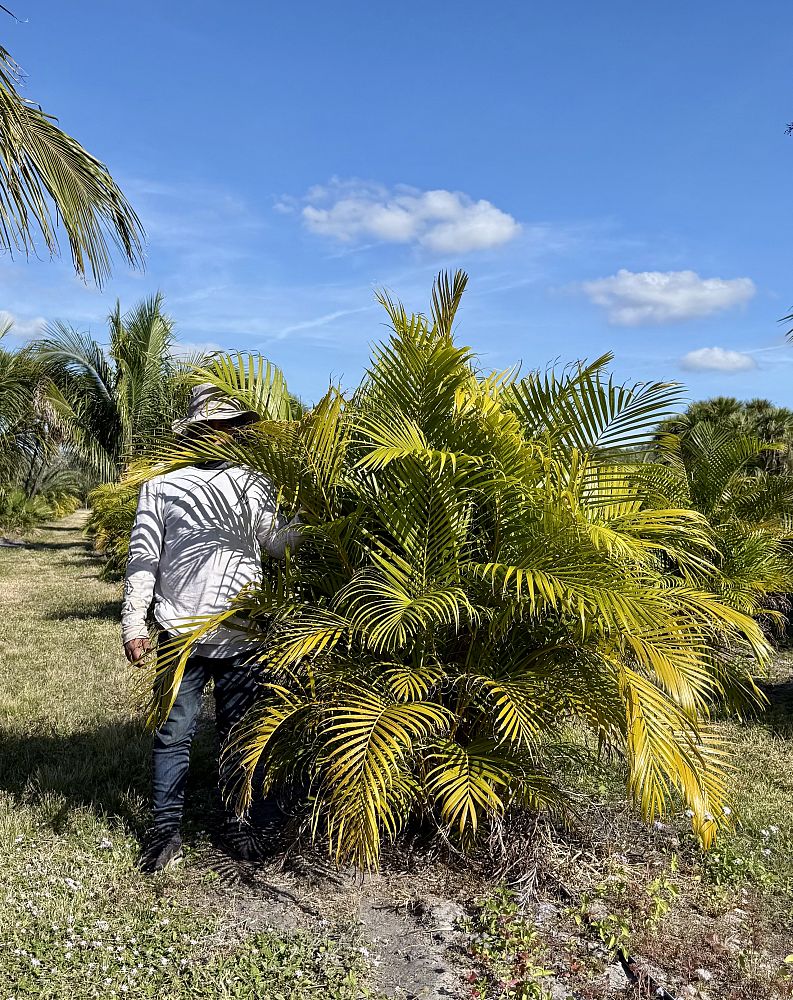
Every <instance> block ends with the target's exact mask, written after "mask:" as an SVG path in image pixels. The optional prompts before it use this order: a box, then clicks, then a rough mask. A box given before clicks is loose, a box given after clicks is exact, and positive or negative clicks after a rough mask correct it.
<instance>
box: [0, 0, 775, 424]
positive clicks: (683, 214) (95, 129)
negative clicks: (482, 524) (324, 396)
mask: <svg viewBox="0 0 793 1000" xmlns="http://www.w3.org/2000/svg"><path fill="white" fill-rule="evenodd" d="M13 9H14V11H15V13H16V14H17V15H18V16H19V17H20V18H21V19H25V18H26V19H27V22H26V23H21V24H18V23H15V22H13V21H12V20H10V19H8V18H4V19H3V22H2V27H3V34H2V36H1V37H2V43H3V44H4V45H5V46H6V48H8V49H9V50H10V51H11V53H12V54H13V55H14V56H15V58H16V59H17V61H18V62H19V63H20V64H21V65H22V67H23V68H24V70H25V72H26V74H27V83H26V94H27V96H29V97H30V98H32V99H35V100H36V101H39V102H40V103H41V104H42V106H43V107H44V108H45V110H47V111H49V112H51V113H53V114H56V115H57V116H58V118H59V121H60V123H61V124H62V126H63V127H64V128H66V129H67V130H68V131H69V132H71V133H72V134H73V135H75V136H76V137H77V138H78V139H80V141H82V142H83V143H84V144H85V145H86V146H87V147H88V148H89V149H90V150H91V151H92V152H94V153H95V154H96V155H98V156H99V157H100V158H102V159H103V160H104V161H105V162H107V163H108V165H109V166H110V168H111V170H112V172H113V174H114V175H115V177H116V178H117V180H118V181H119V182H120V183H121V184H122V186H123V188H124V190H125V192H126V193H127V195H128V197H129V198H130V200H131V201H132V202H133V204H134V206H135V208H136V209H137V211H138V213H139V215H140V216H141V218H142V220H143V222H144V225H145V228H146V231H147V236H148V262H147V268H146V270H145V272H143V273H135V272H130V271H129V270H128V269H127V268H126V267H125V266H124V265H123V263H121V262H117V264H116V267H115V270H114V275H113V278H112V280H111V281H110V282H108V284H107V286H106V288H105V289H104V290H103V291H101V292H100V291H99V290H97V289H96V288H94V287H92V286H90V285H85V284H83V283H81V282H80V281H79V280H78V279H77V278H76V277H74V275H73V274H72V272H71V270H70V267H69V266H68V263H67V262H65V261H64V262H59V261H54V262H53V261H50V260H49V259H42V260H35V259H34V260H28V261H26V260H24V259H21V260H20V259H16V260H13V261H12V260H10V259H9V258H7V257H5V258H3V259H1V260H0V310H3V311H5V312H7V313H8V314H10V315H11V316H12V317H14V319H15V321H16V335H17V339H18V340H22V339H24V338H26V337H29V336H30V335H32V334H34V333H35V332H36V331H37V330H38V329H39V328H40V325H41V323H42V321H46V320H53V319H64V320H67V321H69V322H72V323H74V324H75V325H78V326H81V327H84V328H89V329H90V330H91V331H92V332H93V333H94V334H95V335H97V336H101V335H102V332H103V326H104V317H105V316H106V314H107V313H108V311H109V309H110V307H111V305H112V303H113V302H114V301H115V299H116V297H118V298H120V300H121V302H122V305H123V306H125V307H126V306H131V305H132V304H134V302H135V301H136V300H138V299H140V298H141V297H143V296H146V295H150V294H152V293H154V292H155V291H156V290H158V289H160V290H162V291H163V292H164V294H165V297H166V305H167V308H168V310H169V312H170V313H171V315H172V316H173V317H174V319H175V321H176V327H177V331H178V335H179V338H180V340H181V341H182V342H184V343H185V344H187V345H201V346H206V347H209V348H214V347H222V348H235V349H237V348H238V349H241V350H253V351H259V352H261V353H263V354H264V355H266V356H267V357H268V358H270V359H272V360H273V361H275V362H276V363H278V364H279V365H281V367H282V368H283V369H284V370H285V372H286V374H287V377H288V380H289V384H290V386H291V387H292V388H293V389H294V390H295V391H297V392H299V393H301V394H302V395H303V396H304V397H305V398H307V399H312V398H316V397H317V396H318V395H319V394H320V393H321V392H322V391H323V390H324V388H325V387H326V386H327V384H328V381H329V380H330V379H332V380H341V381H342V383H343V384H346V385H352V384H355V383H356V382H357V380H358V378H359V376H360V373H361V371H362V370H363V367H364V366H365V363H366V359H367V356H368V346H369V344H370V343H371V342H372V341H373V340H375V339H377V338H378V337H379V336H380V335H381V334H382V333H383V332H384V331H383V328H382V326H381V324H382V321H383V316H382V315H381V312H380V311H379V307H377V306H376V305H375V304H374V289H375V288H377V287H381V286H387V287H388V288H389V289H391V290H392V291H393V292H394V293H395V294H396V295H398V296H399V297H401V298H402V299H403V300H404V301H405V303H406V305H408V307H411V308H414V309H424V308H426V305H427V301H428V294H429V287H430V284H431V281H432V277H433V275H434V274H435V273H436V272H437V271H438V270H439V269H441V268H456V267H458V266H461V267H464V268H465V269H466V270H467V271H468V272H469V273H470V278H471V281H470V286H469V292H468V294H467V299H466V302H465V303H464V306H463V309H462V312H461V316H460V323H459V331H458V336H459V338H460V340H461V341H462V342H465V343H468V344H470V345H471V346H472V347H473V348H474V349H475V350H476V351H477V352H478V353H479V354H480V357H481V363H482V365H483V366H484V367H487V368H499V369H500V368H504V367H507V366H509V365H511V364H513V363H514V362H516V361H519V360H520V361H522V362H523V364H524V366H525V367H527V368H528V367H544V366H545V365H546V364H547V363H549V362H553V361H555V360H559V361H569V360H575V359H578V358H585V357H588V358H593V357H595V356H597V355H599V354H601V353H602V352H604V351H607V350H612V351H614V353H615V355H616V360H615V364H614V367H615V371H616V372H617V374H618V375H619V377H621V378H626V379H655V378H662V379H672V380H681V381H684V382H685V383H686V385H687V386H688V392H689V394H690V396H692V397H694V398H700V397H704V396H708V395H715V394H729V395H735V396H739V397H741V398H750V397H752V396H766V397H769V398H771V399H773V400H774V401H776V402H778V403H784V404H787V405H793V384H792V383H791V377H790V376H791V374H793V346H790V347H788V346H785V344H784V338H783V335H782V334H783V328H782V327H781V326H780V325H779V323H778V319H779V317H780V316H783V315H784V314H785V313H786V312H788V311H789V308H790V307H791V305H793V273H792V272H791V267H790V262H791V260H790V258H791V255H790V251H789V250H788V246H787V242H788V241H787V239H786V237H787V231H788V228H789V225H788V224H789V220H790V217H791V209H792V208H793V204H792V203H791V202H792V201H793V183H791V181H793V138H791V137H787V136H786V135H785V125H786V123H787V122H788V121H789V120H790V119H793V87H791V86H790V69H789V65H790V53H789V39H790V35H791V31H792V30H793V7H791V5H790V4H789V2H784V0H778V2H769V0H760V2H758V3H756V4H752V5H749V4H746V3H743V2H736V0H718V2H716V0H700V2H698V3H696V4H692V3H690V2H689V3H684V2H682V0H671V2H667V3H665V4H637V3H635V2H627V0H609V2H608V3H605V4H593V3H590V2H588V0H586V2H585V0H576V2H569V0H568V2H559V3H554V4H551V3H527V2H525V0H523V2H517V0H502V2H501V3H498V4H489V5H484V6H483V5H482V4H481V3H476V4H475V3H473V2H471V0H459V2H458V3H457V4H455V5H453V6H450V5H447V4H441V3H434V4H432V3H427V2H426V0H424V2H423V3H418V2H415V0H403V2H402V3H401V4H387V5H386V4H377V3H374V4H373V3H371V2H369V3H363V2H360V0H351V2H345V3H337V4H326V3H320V2H313V3H305V2H304V3H289V4H287V3H283V2H282V3H278V4H274V3H267V4H259V3H253V2H247V3H240V2H237V3H226V4H219V3H217V2H212V3H209V2H206V0H198V2H195V0H194V2H192V3H186V2H183V0H170V2H169V3H161V2H160V3H154V2H152V0H140V2H138V3H136V4H116V3H107V0H105V2H103V3H100V2H98V0H81V2H80V3H79V4H64V3H55V2H53V0H45V2H38V3H36V2H34V0H16V3H15V4H14V8H13Z"/></svg>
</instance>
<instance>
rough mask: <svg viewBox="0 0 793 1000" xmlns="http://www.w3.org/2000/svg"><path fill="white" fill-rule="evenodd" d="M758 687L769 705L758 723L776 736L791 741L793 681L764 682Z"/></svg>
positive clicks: (792, 735)
mask: <svg viewBox="0 0 793 1000" xmlns="http://www.w3.org/2000/svg"><path fill="white" fill-rule="evenodd" d="M759 687H760V688H761V690H762V692H763V694H764V695H765V696H766V698H768V702H769V705H768V708H767V709H766V711H765V712H764V714H763V715H761V716H759V717H758V721H759V722H761V723H762V724H763V725H764V726H767V727H768V728H769V729H770V730H771V731H772V732H774V733H776V734H777V735H778V736H784V737H785V738H786V739H793V680H789V679H786V680H783V681H780V682H779V683H770V682H768V681H764V682H762V683H760V684H759Z"/></svg>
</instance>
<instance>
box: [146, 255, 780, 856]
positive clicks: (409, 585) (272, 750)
mask: <svg viewBox="0 0 793 1000" xmlns="http://www.w3.org/2000/svg"><path fill="white" fill-rule="evenodd" d="M465 284H466V278H465V275H463V274H462V273H458V274H457V275H456V276H455V277H454V278H453V279H450V278H447V277H445V276H441V278H439V280H438V282H437V283H436V286H435V288H434V291H433V302H432V310H431V318H429V319H427V318H425V317H424V316H422V315H409V314H408V313H407V312H406V311H405V310H404V309H403V307H402V306H401V305H400V304H399V303H395V302H393V301H392V300H391V299H389V298H388V297H387V296H383V297H382V298H381V301H382V304H383V305H384V306H385V308H386V310H387V312H388V315H389V318H390V321H391V325H392V328H393V334H392V336H391V337H390V339H389V340H388V341H387V342H386V343H383V344H381V345H379V346H378V347H377V348H376V349H375V351H374V355H373V358H372V362H371V366H370V368H369V370H368V372H367V375H366V377H365V378H364V380H363V382H362V384H361V385H360V387H359V388H358V390H357V391H356V392H355V393H354V394H352V395H351V396H345V395H343V394H342V393H341V392H339V391H338V390H336V389H331V390H330V391H329V392H328V393H327V395H326V396H325V397H324V398H323V399H322V400H321V401H320V402H319V403H318V404H317V405H316V406H315V407H314V408H313V410H311V411H310V412H309V413H307V414H305V415H302V416H297V417H296V416H295V415H294V414H292V413H290V411H289V406H288V393H287V390H286V386H285V384H284V383H283V380H282V378H281V376H280V375H278V374H277V373H274V372H269V373H268V376H267V378H263V377H262V373H261V371H259V374H258V382H257V378H254V377H253V376H252V375H251V374H249V373H246V371H245V370H244V369H243V368H242V367H241V365H240V364H239V359H235V358H228V359H226V361H225V362H224V364H225V366H226V368H227V369H228V372H227V376H226V381H227V388H228V389H229V390H230V391H232V392H234V393H238V392H240V391H242V390H244V389H245V388H246V387H247V388H248V389H249V390H250V391H254V390H255V391H256V392H258V393H259V394H260V395H261V394H262V393H266V394H268V396H267V398H268V399H269V401H270V407H269V410H270V412H269V413H268V418H267V419H265V420H263V421H262V422H261V423H260V424H258V425H256V426H255V427H254V428H253V429H251V430H250V431H248V432H246V433H245V435H244V436H243V437H242V438H230V437H225V436H223V435H217V436H215V437H213V438H212V439H208V440H201V441H197V442H190V443H187V444H185V445H182V446H181V447H179V448H177V449H172V450H171V451H170V453H169V454H167V455H166V456H164V457H163V460H162V461H161V462H160V463H159V465H158V466H157V468H158V469H164V468H166V467H168V466H169V464H170V465H174V464H184V463H189V462H192V461H196V460H206V459H217V458H224V459H226V460H229V461H232V462H235V463H239V464H241V465H244V466H248V467H250V468H252V469H256V470H259V471H261V472H263V473H266V474H267V475H269V476H270V477H272V479H273V480H274V481H275V482H277V483H278V484H279V485H280V486H281V490H282V502H283V504H284V506H285V507H286V508H289V509H297V508H300V509H301V510H302V512H303V513H302V519H303V528H302V532H303V534H304V536H305V544H304V546H303V548H302V549H301V550H300V552H299V553H298V554H297V555H296V556H294V557H293V558H290V559H288V560H287V563H286V564H285V565H284V566H279V565H276V564H273V565H270V566H268V569H267V576H266V578H265V581H264V583H263V585H262V586H261V588H259V589H255V590H250V591H248V592H245V593H243V594H242V595H240V597H239V598H238V600H237V601H236V603H235V606H234V607H233V608H232V609H230V611H229V613H228V615H227V616H225V617H227V618H228V619H233V620H236V621H237V622H238V623H239V624H240V626H241V627H245V628H247V629H249V630H250V631H251V632H252V633H253V634H254V635H256V636H258V637H259V638H260V639H261V642H262V648H263V649H264V650H265V652H264V653H263V655H262V658H261V670H262V689H261V695H260V698H259V700H258V703H257V705H256V706H255V708H254V709H253V710H252V711H251V712H250V713H249V715H248V716H247V717H246V718H245V719H244V720H243V722H242V723H241V724H240V726H239V727H238V729H237V731H236V733H235V738H234V741H233V743H232V745H231V746H230V747H229V748H228V750H227V752H226V753H225V755H224V759H223V770H224V774H225V781H226V790H227V794H228V795H229V796H231V797H232V798H234V799H235V800H236V801H237V803H238V807H239V808H240V809H245V808H246V806H247V805H248V803H249V802H250V800H251V796H252V794H253V791H254V789H253V782H254V772H256V781H257V782H258V781H259V780H261V781H262V782H263V784H264V788H265V790H266V791H267V790H269V789H271V788H273V787H278V786H283V785H287V786H288V785H289V784H290V783H292V782H295V783H297V784H298V785H300V786H305V785H308V787H309V789H310V798H311V802H312V804H313V813H312V815H313V823H314V829H315V830H316V831H321V832H322V833H323V834H325V835H327V838H328V840H329V842H330V846H331V849H332V851H333V852H334V853H335V854H336V855H337V856H339V857H349V858H352V859H353V860H354V861H356V862H357V863H358V864H360V865H362V866H364V867H365V866H371V865H374V864H376V863H377V859H378V856H379V851H380V845H381V839H382V837H383V836H389V837H392V836H394V835H396V833H397V832H398V831H399V830H400V829H401V828H402V827H403V826H404V825H405V823H406V822H408V820H409V819H410V818H411V817H414V816H423V817H425V818H431V819H432V820H433V821H434V822H436V823H438V824H440V825H441V826H442V827H444V828H445V829H446V830H447V831H449V832H450V833H452V834H454V835H456V836H457V837H458V838H459V839H460V841H461V842H463V843H464V844H465V843H470V842H471V840H472V839H473V837H474V836H475V834H476V831H477V829H478V827H479V825H480V824H481V823H482V822H483V821H487V822H489V823H491V822H498V821H499V819H500V817H502V816H503V815H504V813H505V812H506V810H507V809H509V808H510V807H517V806H521V805H522V806H530V807H533V808H534V807H543V806H545V807H550V808H556V807H560V806H562V805H563V803H564V801H565V794H564V789H563V779H561V780H560V776H561V775H563V774H564V764H565V762H567V761H569V758H570V754H571V753H572V752H573V751H572V750H571V743H570V734H571V731H572V730H575V731H579V730H580V729H581V728H582V727H583V728H584V729H586V730H588V731H590V732H591V733H592V734H594V737H595V740H594V742H595V743H599V744H600V745H601V746H606V747H608V748H610V749H612V750H613V751H615V752H617V753H619V754H621V755H622V757H623V758H624V760H625V762H626V765H627V773H628V786H629V789H630V792H631V794H632V796H633V798H634V799H635V800H636V801H637V802H638V804H639V805H640V807H641V809H642V811H643V813H644V815H645V816H647V817H653V816H656V815H659V814H660V813H661V812H662V811H663V810H664V809H666V808H667V807H668V806H669V804H670V803H671V802H672V801H674V800H675V799H676V798H677V797H681V798H682V799H683V800H684V801H685V802H686V803H687V805H688V806H689V808H690V809H691V810H692V812H693V815H694V819H693V823H694V827H695V830H696V831H697V833H698V834H699V836H700V837H701V839H702V841H703V842H704V843H706V844H707V843H709V842H710V841H711V840H712V838H713V836H714V834H715V831H716V829H717V827H718V825H719V823H720V822H722V821H723V820H724V815H725V813H724V809H723V807H724V803H725V799H726V795H727V784H728V780H729V778H728V768H727V765H728V758H729V748H728V747H726V746H724V745H722V744H721V743H720V742H719V741H718V740H717V739H716V737H715V736H714V734H713V732H712V730H711V729H710V727H709V725H708V717H709V714H710V712H711V710H712V707H713V706H714V705H716V704H718V703H724V702H727V703H731V704H745V703H746V702H747V701H752V699H754V698H755V697H756V692H755V689H754V686H753V683H752V680H751V670H752V664H754V665H755V667H756V665H757V663H758V661H759V662H762V661H763V660H764V658H765V657H766V655H767V647H766V644H765V641H764V639H763V636H762V633H761V631H760V629H759V627H758V626H757V624H756V623H755V621H754V620H753V619H752V618H751V617H749V616H748V615H746V614H744V613H742V612H741V611H740V610H739V609H737V608H736V607H734V606H732V605H731V604H730V603H728V602H725V601H723V600H720V598H719V596H718V591H719V590H720V588H721V571H720V569H719V567H718V566H717V564H716V562H715V561H714V560H713V559H712V558H711V555H712V554H713V553H715V552H716V543H715V540H714V536H713V530H712V528H711V526H710V524H709V523H708V520H707V518H706V517H705V516H704V515H703V514H701V513H699V512H697V511H695V510H692V509H690V508H689V507H687V506H683V505H681V504H679V503H678V501H677V499H676V497H675V496H674V495H673V491H672V492H670V494H669V496H666V495H664V493H663V491H662V490H661V489H660V487H659V482H660V478H657V479H653V480H652V481H650V480H648V479H646V478H643V474H644V470H643V474H642V475H637V470H638V469H639V466H638V464H637V463H638V462H639V458H634V457H633V456H638V455H640V454H641V453H642V450H643V449H646V446H647V445H648V444H649V443H650V442H651V441H652V440H653V436H654V428H655V427H656V426H657V424H658V421H659V420H660V419H661V418H662V417H663V416H664V415H665V414H666V413H668V412H669V411H670V409H671V408H672V406H673V403H674V401H675V399H676V396H677V390H676V387H674V386H670V385H667V384H663V383H651V384H640V385H637V386H633V387H622V386H618V385H616V384H614V383H613V382H612V381H611V380H610V379H609V378H608V377H607V375H606V374H605V373H604V365H605V364H606V363H607V361H608V360H609V359H608V358H603V359H599V360H598V361H597V362H596V363H595V364H592V365H588V366H579V367H576V368H572V369H568V370H566V371H565V372H564V373H562V374H561V375H556V374H554V373H553V372H550V373H547V374H545V375H534V376H530V377H528V378H525V379H522V380H521V379H518V378H517V377H516V376H515V375H514V374H510V373H503V374H501V375H499V374H489V375H486V374H483V373H481V372H479V371H478V370H477V369H476V367H475V364H474V359H473V357H472V355H471V353H470V352H469V351H468V349H466V348H465V347H461V346H458V345H457V344H456V343H455V341H454V338H453V336H452V324H453V322H454V318H455V315H456V312H457V308H458V306H459V303H460V300H461V297H462V294H463V291H464V288H465ZM217 371H219V369H216V384H218V385H220V386H221V387H222V386H223V383H224V376H223V375H222V373H221V374H219V375H218V374H217ZM195 378H196V379H197V380H199V381H206V380H207V377H206V372H201V373H197V374H196V376H195ZM241 387H242V390H241ZM642 461H643V462H644V465H646V466H649V464H650V463H648V462H647V461H646V454H645V456H644V458H643V459H642ZM145 474H147V475H148V474H151V470H149V471H148V472H147V473H145ZM659 477H660V474H659ZM214 624H215V622H214V621H206V622H198V623H196V631H195V633H194V638H199V637H200V636H201V635H202V634H203V633H204V632H205V630H206V629H208V628H211V627H213V625H214ZM728 650H729V655H728V654H727V651H728ZM179 652H180V653H181V655H177V654H173V655H167V654H166V655H163V656H161V658H160V663H159V666H158V668H157V687H156V691H157V697H156V699H155V702H154V704H153V706H152V715H151V721H152V722H155V723H156V722H157V721H158V720H159V719H161V718H163V716H164V715H165V714H166V713H167V712H168V710H169V708H170V705H171V704H172V701H173V697H174V696H175V691H176V688H177V687H178V684H179V681H180V676H181V667H182V665H183V663H184V658H185V656H186V654H187V649H184V648H183V649H181V651H179ZM736 653H738V654H741V655H735V654H736ZM742 654H745V655H742ZM571 727H572V729H571ZM574 742H575V743H576V746H577V747H578V748H579V749H580V746H581V742H580V740H579V739H577V740H576V741H574ZM576 752H577V751H576ZM257 766H259V767H260V770H257Z"/></svg>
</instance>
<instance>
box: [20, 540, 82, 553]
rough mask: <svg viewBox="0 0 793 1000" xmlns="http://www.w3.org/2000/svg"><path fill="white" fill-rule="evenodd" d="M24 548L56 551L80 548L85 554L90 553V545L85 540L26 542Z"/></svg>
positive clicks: (35, 550)
mask: <svg viewBox="0 0 793 1000" xmlns="http://www.w3.org/2000/svg"><path fill="white" fill-rule="evenodd" d="M25 548H26V549H30V550H31V551H33V552H56V551H59V550H60V549H82V551H83V552H85V554H86V555H91V554H92V553H91V550H90V546H89V545H88V543H87V542H81V541H74V542H26V543H25Z"/></svg>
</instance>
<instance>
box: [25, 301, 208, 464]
mask: <svg viewBox="0 0 793 1000" xmlns="http://www.w3.org/2000/svg"><path fill="white" fill-rule="evenodd" d="M108 341H109V343H108V347H107V348H104V347H103V346H102V345H101V344H99V343H98V342H97V341H96V340H94V339H93V338H92V337H91V336H90V335H89V334H86V333H82V332H81V331H79V330H76V329H75V328H74V327H71V326H68V325H67V324H65V323H55V324H53V325H52V326H50V327H49V328H48V329H47V331H46V333H45V336H44V337H43V338H42V339H40V340H38V341H35V342H34V343H33V344H32V345H31V352H32V354H33V356H34V357H35V358H36V360H37V361H38V362H39V363H40V364H41V366H42V370H43V371H44V373H45V375H46V376H47V378H48V379H49V381H50V383H51V390H50V392H49V395H48V401H49V405H50V406H51V408H52V410H53V412H54V413H55V414H56V415H57V419H58V421H59V422H60V424H61V426H62V427H63V428H64V432H65V433H66V434H67V436H68V439H69V442H70V447H71V448H72V450H73V451H74V453H75V454H76V455H77V456H79V458H80V460H81V461H82V462H83V463H84V464H85V465H86V466H87V467H88V468H89V469H90V470H91V472H92V474H93V475H94V477H95V478H96V479H97V480H98V481H100V482H112V481H114V480H116V479H117V478H118V476H119V473H120V472H121V471H122V469H123V468H124V467H125V466H126V465H127V464H128V463H129V462H130V461H132V460H133V459H134V458H135V457H137V456H139V455H142V454H145V453H147V452H148V451H151V450H152V449H153V448H154V447H155V446H156V444H157V442H158V441H159V440H160V439H161V438H162V437H163V435H167V434H168V433H169V432H170V425H171V421H172V420H173V419H174V418H175V417H176V416H178V415H179V414H180V413H181V412H182V409H183V407H184V404H185V398H186V392H187V387H186V386H183V385H182V383H181V381H180V374H181V373H182V372H183V371H184V370H185V369H186V368H188V367H190V365H191V363H192V362H191V361H190V359H184V360H180V359H177V358H175V357H174V356H173V353H172V348H173V324H172V322H171V320H170V318H169V317H168V316H166V315H165V313H164V312H163V304H162V297H161V296H160V295H156V296H154V297H153V298H151V299H148V300H146V301H144V302H141V303H140V304H139V305H137V306H136V307H135V308H133V309H132V310H130V311H129V312H128V313H122V312H121V307H120V305H119V304H116V308H115V309H114V311H113V312H112V313H111V314H110V316H109V318H108ZM193 360H195V359H193Z"/></svg>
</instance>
